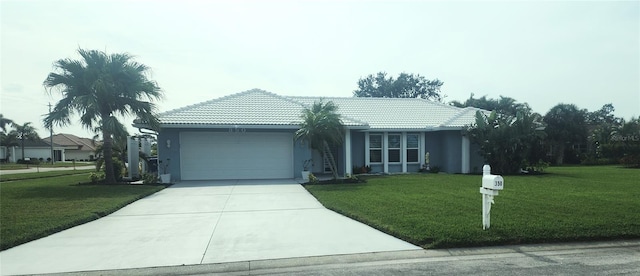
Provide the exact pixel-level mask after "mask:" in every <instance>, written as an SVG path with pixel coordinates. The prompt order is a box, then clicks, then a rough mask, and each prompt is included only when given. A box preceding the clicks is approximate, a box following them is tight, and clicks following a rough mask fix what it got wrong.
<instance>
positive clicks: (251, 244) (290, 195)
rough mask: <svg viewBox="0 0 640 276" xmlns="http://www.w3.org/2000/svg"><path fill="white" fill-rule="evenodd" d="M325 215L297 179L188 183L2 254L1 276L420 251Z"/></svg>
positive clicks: (325, 210)
mask: <svg viewBox="0 0 640 276" xmlns="http://www.w3.org/2000/svg"><path fill="white" fill-rule="evenodd" d="M417 249H420V248H419V247H417V246H414V245H411V244H409V243H406V242H404V241H401V240H399V239H396V238H394V237H391V236H389V235H386V234H384V233H382V232H380V231H377V230H375V229H373V228H371V227H369V226H367V225H364V224H362V223H359V222H356V221H354V220H351V219H349V218H346V217H344V216H341V215H339V214H337V213H335V212H333V211H329V210H327V209H326V208H324V207H323V206H322V205H321V204H320V203H319V202H318V201H317V200H316V199H315V198H314V197H313V196H311V195H310V194H309V193H308V192H307V191H306V190H305V189H304V188H303V187H302V186H301V185H299V184H297V183H296V182H294V181H293V180H260V181H257V180H255V181H253V180H252V181H245V180H240V181H189V182H182V183H179V184H175V185H173V186H171V187H170V188H167V189H164V190H163V191H160V192H158V193H156V194H154V195H151V196H149V197H147V198H144V199H142V200H139V201H137V202H134V203H132V204H130V205H128V206H126V207H124V208H122V209H121V210H119V211H117V212H115V213H113V214H111V215H109V216H107V217H104V218H102V219H99V220H96V221H93V222H90V223H87V224H83V225H80V226H77V227H74V228H72V229H68V230H66V231H63V232H60V233H57V234H54V235H51V236H48V237H45V238H42V239H40V240H36V241H33V242H30V243H27V244H24V245H20V246H17V247H14V248H11V249H8V250H5V251H3V252H0V269H1V270H0V272H1V274H3V275H10V274H32V273H54V272H71V271H91V270H105V269H122V268H140V267H156V266H174V265H183V264H184V265H192V264H206V263H223V262H235V261H248V260H266V259H279V258H290V257H307V256H323V255H336V254H353V253H368V252H385V251H400V250H417Z"/></svg>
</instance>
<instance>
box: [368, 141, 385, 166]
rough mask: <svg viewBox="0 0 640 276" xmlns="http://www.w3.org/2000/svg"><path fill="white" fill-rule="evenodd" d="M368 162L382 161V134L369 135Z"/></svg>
mask: <svg viewBox="0 0 640 276" xmlns="http://www.w3.org/2000/svg"><path fill="white" fill-rule="evenodd" d="M369 162H371V163H382V134H370V135H369Z"/></svg>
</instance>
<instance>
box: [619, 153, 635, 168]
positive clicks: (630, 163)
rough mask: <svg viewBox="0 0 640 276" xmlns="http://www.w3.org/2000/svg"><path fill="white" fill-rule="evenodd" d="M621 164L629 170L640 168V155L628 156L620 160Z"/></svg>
mask: <svg viewBox="0 0 640 276" xmlns="http://www.w3.org/2000/svg"><path fill="white" fill-rule="evenodd" d="M620 164H622V165H623V166H625V167H627V168H640V156H639V155H627V156H625V157H622V158H620Z"/></svg>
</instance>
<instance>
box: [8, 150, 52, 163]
mask: <svg viewBox="0 0 640 276" xmlns="http://www.w3.org/2000/svg"><path fill="white" fill-rule="evenodd" d="M14 156H15V159H14V160H18V159H24V158H25V157H26V158H36V159H39V158H42V159H43V160H47V158H51V148H25V149H24V157H23V156H22V148H20V147H15V155H14Z"/></svg>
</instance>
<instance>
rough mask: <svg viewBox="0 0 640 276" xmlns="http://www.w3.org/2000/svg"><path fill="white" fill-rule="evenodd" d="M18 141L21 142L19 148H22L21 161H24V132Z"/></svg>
mask: <svg viewBox="0 0 640 276" xmlns="http://www.w3.org/2000/svg"><path fill="white" fill-rule="evenodd" d="M20 142H21V148H22V161H25V160H26V159H25V158H24V133H23V134H22V137H20Z"/></svg>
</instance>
